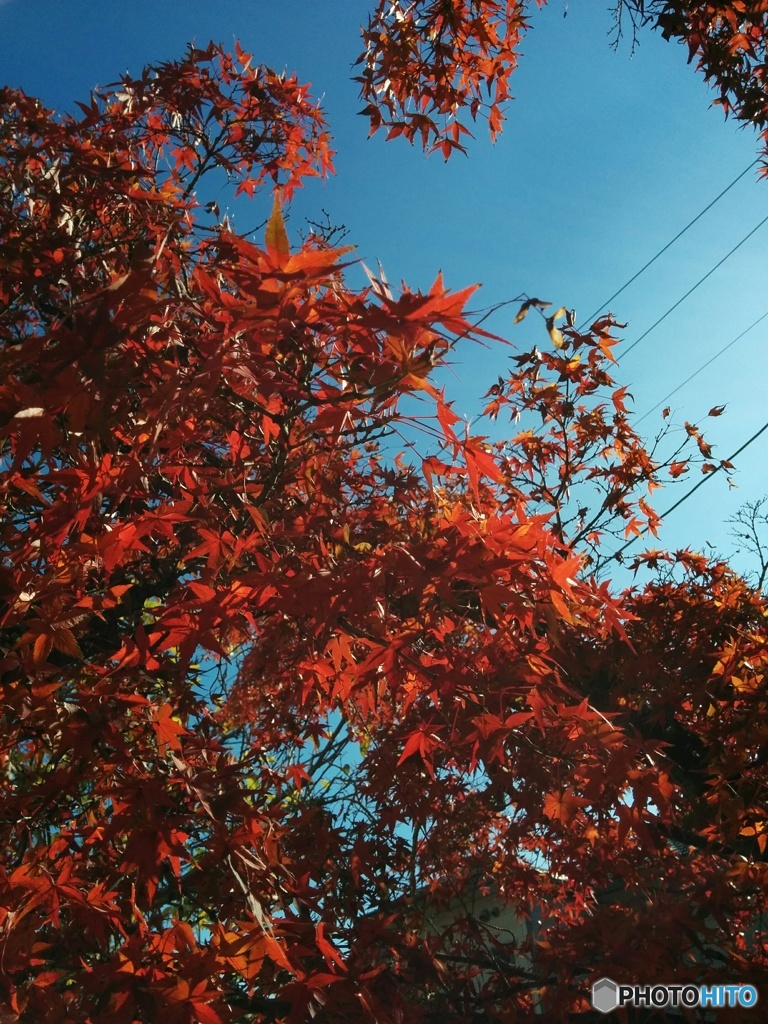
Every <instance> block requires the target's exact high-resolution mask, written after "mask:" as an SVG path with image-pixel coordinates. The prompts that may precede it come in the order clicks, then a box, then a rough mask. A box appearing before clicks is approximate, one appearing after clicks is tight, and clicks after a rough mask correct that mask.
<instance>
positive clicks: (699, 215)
mask: <svg viewBox="0 0 768 1024" xmlns="http://www.w3.org/2000/svg"><path fill="white" fill-rule="evenodd" d="M758 163H760V160H759V159H758V160H753V161H752V163H751V164H750V165H749V167H745V169H744V170H743V171H742V172H741V174H740V175H739V176H738V177H736V178H734V179H733V181H732V182H731V183H730V185H728V186H727V187H726V188H724V189H723V191H722V192H721V193H720V194H719V195H717V196H715V198H714V199H713V200H712V202H711V203H710V204H709V205H708V206H705V207H704V209H703V210H702V211H701V212H700V213H697V214H696V216H695V217H694V218H693V220H692V221H690V222H689V223H688V224H686V225H685V227H684V228H683V229H682V231H678V233H677V234H676V235H675V237H674V238H673V239H672V241H671V242H667V244H666V245H665V246H664V248H663V249H659V251H658V252H657V253H656V255H655V256H654V257H652V259H650V260H648V262H647V263H646V264H645V266H643V267H641V268H640V269H639V270H638V272H637V273H636V274H634V275H633V276H632V277H630V279H629V280H628V281H626V282H625V283H624V284H623V285H622V286H621V288H619V290H618V291H617V292H614V293H613V295H612V296H611V297H610V299H606V300H605V302H604V303H603V304H602V305H600V306H598V307H597V309H596V310H595V312H594V313H592V314H590V316H588V317H587V319H586V320H585V321H584V323H583V324H581V326H580V327H579V328H578V329H579V330H580V331H582V330H584V328H585V327H589V326H590V324H592V323H594V321H595V318H596V317H597V315H598V314H599V313H602V311H603V310H604V309H605V307H606V306H607V305H608V304H609V303H610V302H613V300H614V299H615V298H616V297H617V296H618V295H621V293H622V292H623V291H624V290H625V289H627V288H629V286H630V285H631V284H632V283H633V282H634V281H636V280H637V279H638V277H640V275H641V274H644V273H645V271H646V270H647V269H648V267H650V266H651V264H652V263H655V262H656V260H657V259H658V258H659V256H663V255H664V253H665V252H666V251H667V249H669V248H670V246H672V245H674V244H675V242H676V241H677V240H678V238H682V237H683V235H684V234H685V233H686V231H687V230H688V229H689V228H692V227H693V225H694V224H695V223H696V221H697V220H700V219H701V218H702V217H703V216H704V214H705V213H706V212H707V211H708V210H711V209H712V207H713V206H714V205H715V203H717V202H719V201H720V200H721V199H722V198H723V196H724V195H725V194H726V192H730V190H731V189H732V188H733V186H734V185H735V184H736V183H737V182H739V181H741V179H742V178H743V177H744V175H745V174H748V173H749V171H751V170H752V168H753V167H754V166H755V164H758Z"/></svg>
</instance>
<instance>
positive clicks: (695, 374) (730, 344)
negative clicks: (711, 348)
mask: <svg viewBox="0 0 768 1024" xmlns="http://www.w3.org/2000/svg"><path fill="white" fill-rule="evenodd" d="M766 317H768V310H766V312H765V313H763V315H762V316H759V317H758V318H757V320H755V322H754V323H753V324H750V325H749V327H747V328H746V330H744V331H742V332H741V334H737V335H736V337H735V338H734V339H733V340H732V341H729V342H728V344H727V345H723V347H722V348H721V349H719V351H717V352H715V354H714V355H713V356H712V357H711V358H710V359H708V360H707V361H706V363H702V364H701V366H700V367H699V368H698V370H694V371H693V373H692V374H691V375H690V376H689V377H686V378H685V380H684V381H683V382H682V384H678V385H677V387H676V388H673V389H672V391H670V392H669V394H667V395H664V397H663V398H661V399H659V401H658V402H657V403H656V405H653V406H651V408H650V409H649V410H648V411H647V412H644V413H643V415H642V416H640V418H639V419H636V420H635V421H634V424H635V426H636V425H637V424H638V423H642V422H643V420H644V419H647V417H648V416H650V415H651V413H652V412H655V411H656V409H658V408H659V406H660V405H663V403H664V402H666V401H667V400H668V399H670V398H671V397H672V396H673V395H676V394H677V392H678V391H680V390H681V389H682V388H684V387H685V385H686V384H690V382H691V381H692V380H693V378H694V377H698V375H699V374H700V373H701V372H702V371H703V370H706V368H707V367H708V366H711V365H712V363H714V361H715V360H716V359H719V358H720V356H721V355H723V354H724V353H725V352H727V351H728V349H729V348H732V347H733V346H734V345H735V344H736V342H737V341H741V339H742V338H743V337H744V335H745V334H749V332H750V331H751V330H752V329H753V328H754V327H757V325H758V324H759V323H762V321H763V320H765V318H766Z"/></svg>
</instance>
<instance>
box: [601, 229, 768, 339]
mask: <svg viewBox="0 0 768 1024" xmlns="http://www.w3.org/2000/svg"><path fill="white" fill-rule="evenodd" d="M766 221H768V216H766V217H763V219H762V220H761V221H760V223H759V224H756V225H755V227H753V228H752V230H751V231H750V232H749V234H747V235H744V237H743V238H742V240H741V241H740V242H737V243H736V245H734V247H733V248H732V249H731V251H730V252H727V253H726V254H725V256H723V258H722V259H721V260H718V262H717V263H716V264H715V265H714V267H712V269H711V270H708V271H707V272H706V274H704V276H703V277H700V278H699V280H698V281H697V282H696V284H695V285H693V287H692V288H689V289H688V291H687V292H686V293H685V295H683V297H682V298H680V299H678V300H677V302H676V303H675V304H674V305H673V306H670V307H669V309H668V310H667V311H666V313H663V314H662V315H661V316H660V317H659V319H658V320H657V321H656V323H653V324H651V326H650V327H649V328H648V330H647V331H643V333H642V334H641V335H640V337H639V338H636V339H635V340H634V341H633V342H632V344H631V345H630V346H629V348H625V349H624V351H623V352H622V353H621V354H622V355H623V356H626V355H628V354H629V353H630V352H631V351H632V349H633V348H635V347H636V346H637V345H639V344H640V342H641V341H642V340H643V339H644V338H647V337H648V335H649V334H650V333H651V331H654V330H655V329H656V328H657V327H658V326H659V324H660V323H661V322H662V321H663V320H666V319H667V317H668V316H669V314H670V313H673V312H674V311H675V310H676V309H677V307H678V306H679V305H681V304H682V303H683V302H685V300H686V299H687V298H688V296H689V295H692V294H693V292H695V291H696V289H697V288H698V287H699V285H702V284H704V282H705V281H706V280H707V278H708V277H711V276H712V275H713V274H714V272H715V271H716V270H717V269H718V267H722V265H723V264H724V263H725V261H726V260H727V259H730V257H731V256H733V254H734V253H735V252H736V250H737V249H740V248H741V247H742V245H744V243H745V242H746V241H747V239H749V238H751V237H752V235H754V233H755V232H756V231H759V230H760V228H761V227H762V226H763V224H765V222H766Z"/></svg>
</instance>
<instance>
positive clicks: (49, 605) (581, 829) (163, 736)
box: [0, 0, 768, 1024]
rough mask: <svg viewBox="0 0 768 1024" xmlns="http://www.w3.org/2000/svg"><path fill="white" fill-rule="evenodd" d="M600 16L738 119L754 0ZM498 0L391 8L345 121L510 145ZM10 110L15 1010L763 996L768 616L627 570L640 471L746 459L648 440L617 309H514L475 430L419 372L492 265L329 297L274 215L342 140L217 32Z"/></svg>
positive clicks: (753, 45)
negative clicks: (715, 986) (668, 49)
mask: <svg viewBox="0 0 768 1024" xmlns="http://www.w3.org/2000/svg"><path fill="white" fill-rule="evenodd" d="M625 6H626V9H627V10H628V11H630V12H634V13H635V15H636V16H638V17H640V16H642V18H646V17H650V18H653V19H655V23H656V24H657V25H658V26H659V27H661V28H663V29H664V30H665V31H667V32H668V33H669V34H670V35H677V36H679V37H680V38H683V39H685V40H686V41H687V43H688V44H689V46H690V47H691V49H692V52H693V53H694V54H695V55H697V56H698V59H699V60H700V61H701V62H702V66H703V67H704V68H705V70H706V71H707V73H708V74H710V75H711V76H712V77H713V78H714V79H715V80H716V82H717V84H718V87H719V88H721V89H723V90H724V92H723V96H724V97H731V98H732V101H731V100H729V102H732V106H733V109H734V111H735V112H736V114H737V116H744V117H747V118H748V119H749V120H751V121H753V122H754V123H756V124H758V125H760V126H762V122H761V121H760V117H761V116H762V114H759V113H755V110H756V107H754V106H750V104H751V103H753V102H754V103H756V102H757V101H756V100H755V99H754V97H755V96H756V94H757V92H759V90H760V89H762V88H763V87H764V83H763V79H762V77H761V74H760V68H759V67H757V61H758V58H759V57H760V54H762V53H763V52H764V51H762V50H761V49H760V47H761V46H764V39H765V35H764V29H765V26H764V21H763V20H761V19H764V18H765V12H764V11H763V10H762V6H763V5H750V6H749V10H748V11H747V10H746V6H745V5H741V4H739V3H736V2H734V3H730V4H728V5H721V7H722V11H721V13H718V14H717V15H716V16H715V15H713V14H712V13H711V11H710V12H709V13H708V14H707V13H706V11H705V6H704V5H700V4H674V5H672V4H664V5H661V4H659V5H653V6H650V5H646V7H645V8H643V6H642V4H635V5H625ZM742 8H743V9H742ZM758 8H760V10H758ZM720 10H721V8H720V7H719V8H718V11H720ZM707 11H709V8H707ZM674 19H676V20H674ZM702 19H704V20H702ZM734 19H736V20H735V21H734ZM525 24H526V22H525V12H524V11H523V9H522V8H521V7H519V6H518V5H517V4H513V3H507V4H502V3H496V2H479V0H472V2H469V0H468V2H466V3H462V2H453V3H451V4H448V5H446V4H444V3H439V4H438V3H435V2H432V3H427V2H417V3H415V4H412V5H411V6H410V7H408V8H407V9H406V8H404V7H401V6H399V5H397V4H394V5H393V4H389V3H387V4H386V5H382V6H381V7H380V8H379V10H378V11H377V12H376V13H375V14H374V15H373V17H372V20H371V22H370V24H369V26H368V28H367V29H366V30H365V40H366V46H367V50H366V55H365V57H364V58H363V59H362V63H361V64H360V68H359V73H360V77H361V89H362V91H363V93H364V95H365V96H366V99H367V101H368V103H369V116H370V118H371V124H372V127H373V128H376V127H377V126H378V125H380V124H381V125H384V126H386V127H387V128H388V130H389V133H390V134H391V135H392V134H394V135H397V134H404V135H406V136H407V137H410V138H412V139H413V138H419V139H420V140H422V141H423V142H424V144H425V145H426V146H427V147H428V148H429V147H433V146H438V147H439V149H440V150H442V151H443V152H444V153H445V154H446V155H449V153H450V151H452V150H453V149H455V148H460V147H461V144H462V138H463V136H464V134H465V132H464V129H463V128H462V125H461V121H460V113H461V111H462V110H464V109H466V110H467V111H468V113H469V115H470V118H473V117H475V116H476V115H477V114H478V113H479V112H480V110H481V109H482V108H483V104H485V105H486V108H487V109H486V113H487V116H488V119H489V125H490V129H491V132H492V133H493V132H496V131H498V130H499V128H500V105H501V104H502V102H503V100H504V99H505V97H506V95H507V88H508V86H507V82H508V76H509V72H510V71H511V69H512V68H513V66H514V52H515V47H516V45H517V41H518V39H519V37H520V34H521V33H522V32H523V31H524V29H525ZM702 26H704V27H703V28H702ZM737 28H739V31H740V36H739V38H741V37H743V38H744V39H745V40H746V41H747V42H745V43H744V44H743V45H742V43H739V45H738V46H735V45H734V43H733V40H734V39H735V38H736V34H737V33H736V29H737ZM756 28H759V29H760V31H761V32H762V33H763V34H762V35H761V36H760V37H759V38H758V37H757V35H756V34H755V31H756ZM705 29H706V31H705ZM753 29H754V30H755V31H753ZM728 33H731V34H730V35H728ZM760 59H762V58H760ZM729 76H730V77H729ZM734 76H735V77H734ZM486 94H488V99H487V101H486V99H485V98H484V97H485V95H486ZM761 109H763V112H764V108H761ZM464 128H466V126H464ZM0 133H2V134H1V135H0V238H2V248H1V249H0V269H2V274H1V275H0V369H1V370H2V373H1V374H0V380H2V383H0V446H1V448H0V470H1V474H0V479H1V480H2V501H3V516H2V521H1V522H0V559H1V560H0V685H1V686H2V747H1V753H0V758H1V765H2V782H1V783H0V786H1V788H2V814H1V815H0V836H1V839H0V844H1V848H2V851H3V854H2V860H1V861H0V892H1V893H2V898H0V992H1V993H2V996H0V999H2V1003H1V1004H0V1005H1V1006H2V1011H1V1012H2V1015H3V1016H2V1019H3V1020H8V1021H18V1022H21V1024H28V1022H29V1024H32V1022H35V1021H40V1020H45V1021H46V1022H47V1021H50V1022H52V1024H58V1022H62V1024H65V1022H66V1024H69V1022H72V1024H107V1022H108V1024H134V1022H140V1024H145V1022H146V1024H150V1022H155V1021H160V1020H162V1021H163V1022H166V1024H230V1022H238V1024H240V1022H242V1024H245V1022H259V1024H261V1022H265V1024H266V1022H271V1021H286V1022H300V1021H305V1020H307V1019H315V1020H318V1021H327V1022H329V1024H330V1022H334V1024H336V1022H340V1021H346V1020H349V1021H371V1022H373V1021H376V1022H381V1024H390V1022H391V1024H396V1022H411V1021H413V1022H420V1021H423V1022H429V1021H436V1020H442V1021H451V1022H456V1024H458V1022H464V1021H467V1022H468V1021H478V1020H481V1019H482V1020H494V1021H521V1022H522V1021H526V1020H533V1019H534V1017H536V1016H538V1015H539V1014H540V1013H542V1012H544V1013H545V1014H546V1016H547V1017H548V1018H549V1019H552V1020H563V1021H566V1020H576V1019H588V1018H589V1015H590V1011H589V1003H588V991H589V985H590V984H591V983H592V981H593V980H594V979H595V978H596V977H599V976H600V975H602V974H608V975H610V976H611V977H613V978H615V979H616V980H618V981H621V980H632V981H634V980H637V975H638V972H639V971H641V970H642V974H643V978H642V980H643V981H648V982H652V981H654V980H658V981H676V982H683V981H690V982H695V983H700V982H705V981H712V980H717V981H728V982H733V981H734V980H738V981H741V982H750V983H752V984H755V985H756V986H759V985H760V984H761V983H762V982H764V980H765V978H766V967H767V966H768V964H767V963H766V950H765V945H764V918H763V913H764V911H763V904H764V894H765V891H766V882H767V881H768V863H767V862H768V852H767V851H766V845H767V844H768V824H767V823H768V813H766V796H765V784H766V765H767V764H768V756H766V750H768V714H767V708H766V687H765V672H766V662H767V661H768V654H767V653H766V651H767V650H768V645H766V619H767V618H768V605H767V604H766V600H765V597H764V595H763V593H762V591H761V589H760V587H759V586H754V585H750V583H749V582H748V581H746V580H745V579H743V578H742V577H740V576H739V575H737V574H736V573H735V572H734V571H733V570H731V569H730V568H729V567H728V566H727V565H726V564H724V563H722V562H717V561H711V560H708V559H707V558H705V557H704V556H702V555H699V554H697V553H695V552H692V551H690V550H686V551H678V552H672V553H669V552H664V551H657V550H648V551H645V552H644V553H642V554H640V555H638V556H636V558H635V559H634V562H633V563H632V564H633V567H634V568H635V569H636V570H638V571H639V570H640V569H643V568H649V569H650V570H651V571H652V572H653V573H654V575H653V578H652V582H650V583H648V584H645V585H642V586H638V587H636V588H630V589H624V590H619V589H618V588H617V587H614V586H611V584H610V580H609V575H610V567H611V565H612V564H615V562H611V561H610V560H609V558H608V556H607V554H606V546H605V541H606V539H607V538H615V537H620V538H623V539H630V538H632V537H634V536H638V535H641V534H642V533H644V532H649V533H651V534H653V533H654V532H655V531H656V528H657V526H658V516H657V514H656V512H655V511H654V509H653V507H652V504H651V495H652V492H653V491H654V490H655V489H656V488H658V487H659V486H661V485H662V484H663V483H664V481H666V480H668V479H670V478H672V479H674V478H675V477H676V476H679V475H681V474H682V473H683V472H685V471H686V470H687V469H693V468H699V469H700V470H701V471H702V472H704V473H707V472H712V471H713V470H714V469H715V468H718V467H722V468H725V469H726V470H727V469H729V468H730V467H729V465H728V464H727V463H718V462H717V461H716V460H713V458H712V451H711V448H710V446H709V444H708V443H707V441H706V439H705V437H704V435H703V433H702V431H701V430H700V428H699V426H697V425H695V424H691V423H688V424H686V425H685V429H684V431H683V432H682V434H683V441H682V442H681V443H680V444H678V445H677V446H675V445H674V444H673V443H672V442H673V440H674V437H673V435H672V434H667V435H666V436H663V437H661V438H660V439H659V442H658V445H657V447H656V448H654V449H653V450H648V448H647V447H646V446H645V444H644V443H643V442H642V440H641V438H640V436H639V435H638V433H637V432H636V431H635V430H634V429H633V427H632V423H631V416H630V413H629V412H628V411H627V408H626V406H625V400H626V388H625V387H621V386H620V385H619V384H618V383H617V382H616V381H614V379H613V378H612V375H611V374H612V368H613V364H614V356H613V351H614V348H615V346H616V344H617V342H618V334H619V332H620V325H617V324H616V323H615V321H614V320H613V319H612V318H611V317H604V318H601V319H598V320H597V321H596V322H595V323H593V324H591V325H590V326H589V328H588V329H579V328H577V326H576V325H575V323H574V320H573V317H572V316H571V315H570V313H569V312H568V311H567V310H565V309H554V308H553V306H552V305H551V304H549V303H546V302H543V301H540V300H538V299H535V298H526V299H524V300H521V304H520V307H519V311H518V313H517V319H518V321H522V320H523V319H524V318H526V320H525V325H524V326H525V329H526V330H527V331H528V335H527V336H528V337H529V338H530V339H531V342H532V347H531V348H530V349H529V350H527V351H519V350H518V349H514V350H512V349H509V350H508V351H509V352H510V353H512V359H511V369H510V370H509V371H508V373H507V374H506V375H502V376H500V377H499V379H498V381H497V382H495V383H494V384H493V385H492V387H491V388H490V389H489V391H488V393H487V395H486V396H485V401H486V417H487V420H488V427H487V433H486V434H485V435H482V434H480V433H470V431H469V429H468V428H467V427H466V426H465V425H464V424H463V422H462V421H461V419H460V417H459V416H458V415H457V413H456V411H455V410H454V409H453V408H452V405H451V402H450V400H449V399H448V397H447V396H446V394H445V393H444V392H443V391H442V390H440V389H439V388H438V386H437V385H436V384H435V377H434V375H435V370H436V369H437V368H438V367H439V366H441V365H442V364H444V363H445V362H446V360H447V359H448V358H449V356H450V353H451V351H452V350H453V349H454V347H455V346H456V345H459V344H461V345H471V344H473V343H479V342H481V341H483V342H485V343H488V344H498V345H500V346H503V345H505V344H506V343H505V342H504V340H503V339H501V338H495V337H493V336H492V335H490V334H489V333H487V332H486V331H485V330H484V329H483V328H482V326H481V324H480V323H479V322H478V320H477V318H476V317H473V316H472V315H471V314H470V313H468V312H467V308H468V302H469V300H470V297H471V295H472V292H473V290H474V289H473V288H467V289H466V290H463V291H459V292H452V291H449V290H447V289H446V288H445V286H444V283H443V281H442V279H441V277H440V275H437V276H436V278H435V281H434V284H433V285H432V286H431V288H430V289H429V290H428V291H425V292H420V291H413V290H410V289H409V288H408V287H407V285H405V284H403V285H401V286H400V287H397V288H395V287H393V286H391V285H390V284H389V283H388V282H387V281H386V280H385V279H384V277H383V275H382V274H381V273H378V274H374V273H372V272H369V285H368V287H366V288H365V289H364V290H353V289H351V288H350V286H349V285H348V283H347V281H346V278H345V268H346V267H347V266H348V265H349V263H350V262H351V261H352V260H354V259H355V256H354V254H353V252H352V250H351V249H350V248H348V247H338V246H334V245H333V244H332V239H331V238H329V237H327V236H323V235H322V233H316V234H310V236H309V237H308V238H306V239H305V240H304V241H303V242H301V244H298V243H297V240H296V239H292V238H290V237H289V234H288V231H287V229H286V224H285V220H284V217H283V208H284V205H285V204H286V203H288V202H289V201H290V198H291V195H292V193H293V191H294V190H295V189H296V188H297V187H299V186H300V185H301V183H302V181H303V180H305V179H306V178H307V177H308V176H313V175H323V174H327V173H329V172H330V171H331V170H332V153H331V149H330V138H329V135H328V132H327V128H326V125H325V123H324V120H323V117H322V113H321V111H320V109H319V107H318V105H317V104H316V102H315V101H314V99H313V98H312V96H311V95H310V92H309V90H308V89H307V88H306V87H305V86H304V85H302V84H301V82H300V81H299V80H298V79H297V78H295V77H293V76H289V75H287V74H276V73H274V72H273V71H271V70H270V69H268V68H265V67H262V66H259V65H258V63H257V60H256V58H255V57H254V56H252V55H250V54H246V53H244V52H242V50H241V49H240V48H239V47H236V48H235V52H234V53H232V54H230V53H228V52H226V51H225V50H224V49H222V48H221V47H218V46H215V45H213V44H211V45H210V46H209V47H208V48H206V49H197V48H190V50H189V51H188V53H187V54H186V55H185V56H184V57H183V58H182V59H179V60H176V61H169V62H168V63H165V64H162V65H159V66H156V67H152V68H148V69H146V70H145V71H144V72H143V73H142V74H141V75H140V76H139V77H136V78H134V77H131V76H128V75H126V76H125V77H124V78H123V79H122V80H121V81H120V82H119V83H117V84H115V85H114V86H110V87H107V88H105V89H102V90H99V91H97V92H96V93H94V95H93V96H92V97H91V98H90V100H89V101H88V102H86V103H84V104H82V105H80V107H79V113H77V114H76V115H57V114H55V113H53V112H51V111H49V110H46V109H45V108H44V107H43V106H42V105H41V104H40V103H39V102H38V101H36V100H35V99H34V98H31V97H28V96H26V95H24V94H23V93H22V92H20V91H17V90H13V89H9V88H6V89H3V90H0ZM211 181H216V182H217V183H218V182H220V181H226V182H228V183H229V184H230V185H231V186H232V187H233V188H234V189H235V190H236V191H238V192H240V193H245V194H246V195H248V196H252V197H254V200H255V201H256V202H261V203H266V204H267V206H266V209H267V210H270V209H271V213H270V214H269V218H268V220H267V221H266V224H265V227H264V229H263V232H262V234H261V237H259V238H253V237H250V236H248V235H244V234H241V233H238V232H237V231H236V230H235V228H234V227H233V225H232V224H231V223H230V222H228V221H227V219H226V218H222V217H221V215H220V212H219V209H218V206H217V203H216V201H215V200H213V199H211V198H209V195H210V194H211V189H210V188H209V184H208V183H209V182H211ZM533 342H535V344H533ZM721 411H722V410H721V409H719V408H715V409H713V410H712V411H711V415H713V416H717V415H719V413H720V412H721ZM494 421H495V422H496V424H497V427H495V428H493V431H494V432H495V431H497V429H498V427H499V426H501V425H503V427H504V432H505V439H504V440H502V441H495V440H490V438H491V437H492V436H493V432H492V428H491V426H490V424H491V422H494ZM482 429H486V428H482ZM477 892H481V893H482V892H493V893H497V894H499V897H500V898H501V899H503V900H504V901H505V902H506V903H507V904H509V905H510V906H513V907H514V908H515V910H516V913H518V914H519V916H520V919H521V920H524V921H526V922H528V926H527V929H526V933H525V938H523V939H521V940H520V942H519V943H518V944H517V945H513V946H510V944H509V943H501V942H499V941H498V939H497V938H496V936H495V934H494V932H493V929H492V928H490V927H486V926H485V925H484V924H483V923H482V922H478V921H477V919H476V918H474V917H473V916H472V915H471V914H469V913H463V912H462V910H461V908H462V906H468V905H469V903H470V902H471V897H472V894H474V893H477ZM445 908H448V909H449V910H450V913H449V914H448V917H447V920H448V924H446V925H445V926H443V927H440V928H435V927H434V920H435V919H436V915H437V914H438V912H439V911H440V910H441V909H445ZM442 919H444V918H441V920H442ZM745 1016H746V1014H745ZM752 1017H754V1013H752ZM734 1019H735V1018H734Z"/></svg>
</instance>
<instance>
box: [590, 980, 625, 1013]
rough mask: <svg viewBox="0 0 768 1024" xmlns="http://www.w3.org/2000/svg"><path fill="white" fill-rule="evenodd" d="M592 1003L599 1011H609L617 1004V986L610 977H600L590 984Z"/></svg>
mask: <svg viewBox="0 0 768 1024" xmlns="http://www.w3.org/2000/svg"><path fill="white" fill-rule="evenodd" d="M592 1005H593V1006H594V1008H595V1009H596V1010H599V1011H600V1013H610V1012H611V1010H615V1009H616V1007H617V1006H618V1005H619V986H618V985H617V984H616V982H615V981H611V979H610V978H601V979H600V980H599V981H596V982H595V984H594V985H593V986H592Z"/></svg>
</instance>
